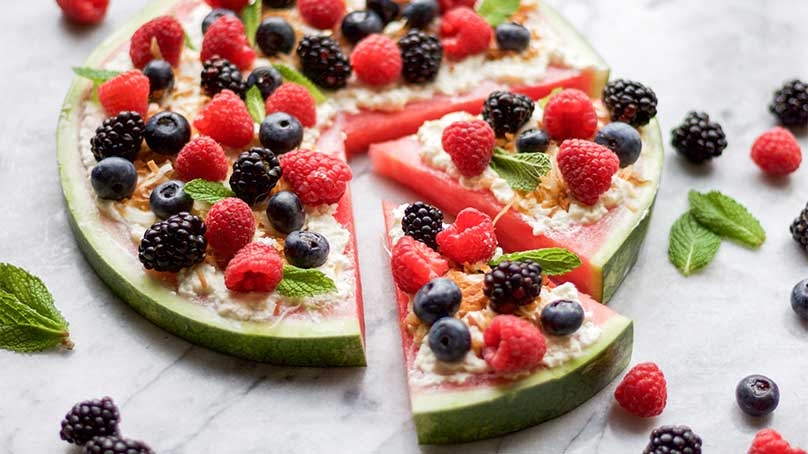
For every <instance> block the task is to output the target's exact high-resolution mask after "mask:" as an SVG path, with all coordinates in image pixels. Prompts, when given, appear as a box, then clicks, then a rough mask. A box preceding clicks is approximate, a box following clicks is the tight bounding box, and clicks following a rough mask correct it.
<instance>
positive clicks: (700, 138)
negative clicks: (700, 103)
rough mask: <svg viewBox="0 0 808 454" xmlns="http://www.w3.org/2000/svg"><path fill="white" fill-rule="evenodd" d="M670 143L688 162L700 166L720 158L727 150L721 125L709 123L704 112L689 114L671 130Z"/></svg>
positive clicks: (708, 117) (708, 118)
mask: <svg viewBox="0 0 808 454" xmlns="http://www.w3.org/2000/svg"><path fill="white" fill-rule="evenodd" d="M672 135H673V140H672V141H671V143H672V144H673V146H674V147H675V148H676V151H678V152H679V153H681V154H682V155H684V157H685V158H687V160H688V161H690V162H692V163H694V164H701V163H703V162H704V161H707V160H709V159H713V158H715V157H718V156H721V152H723V151H724V149H725V148H727V138H726V136H725V135H724V130H723V129H721V125H719V124H718V123H716V122H714V121H710V116H709V115H707V114H706V113H704V112H690V113H688V114H687V117H685V120H684V122H682V124H681V125H679V127H678V128H676V129H674V130H673V133H672Z"/></svg>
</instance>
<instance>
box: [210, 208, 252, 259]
mask: <svg viewBox="0 0 808 454" xmlns="http://www.w3.org/2000/svg"><path fill="white" fill-rule="evenodd" d="M205 225H206V226H207V231H206V233H205V238H207V240H208V244H209V245H210V246H211V247H212V248H213V251H214V252H215V253H216V258H218V259H219V260H220V261H222V262H224V263H227V262H229V261H230V259H232V258H233V256H234V255H236V252H238V251H239V250H240V249H241V248H243V247H244V246H246V245H247V244H248V243H250V242H251V241H252V239H253V236H254V235H255V218H254V217H253V212H252V208H250V206H249V205H247V203H246V202H244V201H243V200H241V199H237V198H235V197H229V198H227V199H223V200H220V201H218V202H216V203H214V204H213V206H212V207H210V211H208V217H207V219H205Z"/></svg>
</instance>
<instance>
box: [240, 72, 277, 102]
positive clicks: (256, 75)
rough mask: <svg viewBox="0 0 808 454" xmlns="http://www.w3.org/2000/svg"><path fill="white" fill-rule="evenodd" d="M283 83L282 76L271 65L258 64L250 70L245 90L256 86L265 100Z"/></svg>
mask: <svg viewBox="0 0 808 454" xmlns="http://www.w3.org/2000/svg"><path fill="white" fill-rule="evenodd" d="M282 83H283V76H281V73H280V72H278V70H277V69H275V68H273V67H272V66H259V67H257V68H255V69H253V70H252V72H251V73H250V75H249V77H247V90H249V89H250V88H252V87H258V89H259V90H260V91H261V97H262V98H264V100H266V99H267V98H269V97H270V96H271V95H272V93H275V90H277V89H278V87H280V86H281V84H282Z"/></svg>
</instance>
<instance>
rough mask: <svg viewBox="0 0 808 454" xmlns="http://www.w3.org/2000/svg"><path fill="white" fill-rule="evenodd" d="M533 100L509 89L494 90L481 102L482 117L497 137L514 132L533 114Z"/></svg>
mask: <svg viewBox="0 0 808 454" xmlns="http://www.w3.org/2000/svg"><path fill="white" fill-rule="evenodd" d="M534 107H535V106H534V104H533V100H532V99H530V98H528V97H527V96H525V95H520V94H517V93H511V92H509V91H495V92H493V93H491V94H490V95H488V98H487V99H486V100H485V102H484V103H483V119H484V120H485V121H487V122H488V124H489V125H491V128H492V129H493V130H494V133H495V134H496V136H497V137H500V138H501V137H505V134H515V133H516V132H517V131H519V130H520V129H521V128H522V126H524V125H525V124H527V122H528V120H530V117H531V116H532V115H533V109H534Z"/></svg>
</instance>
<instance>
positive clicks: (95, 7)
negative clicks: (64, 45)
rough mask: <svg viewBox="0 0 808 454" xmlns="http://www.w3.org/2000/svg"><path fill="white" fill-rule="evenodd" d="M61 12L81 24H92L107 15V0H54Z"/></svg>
mask: <svg viewBox="0 0 808 454" xmlns="http://www.w3.org/2000/svg"><path fill="white" fill-rule="evenodd" d="M56 4H57V5H59V8H61V9H62V14H64V16H65V17H66V18H67V19H68V20H71V21H73V22H75V23H77V24H81V25H93V24H97V23H99V22H101V21H102V20H103V19H104V16H106V15H107V8H108V7H109V0H56Z"/></svg>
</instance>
